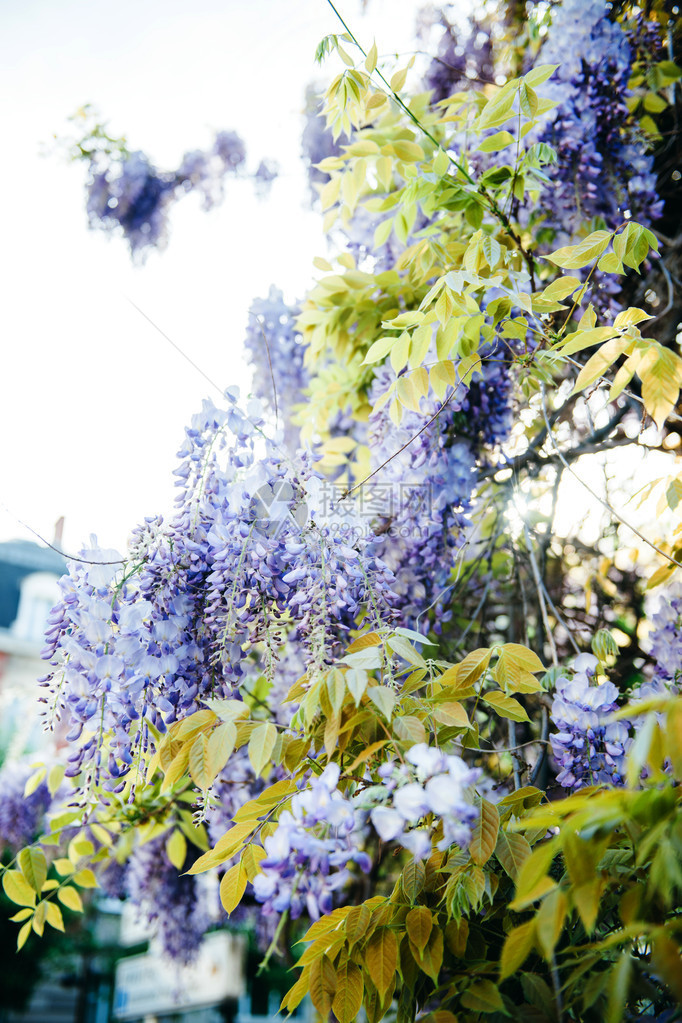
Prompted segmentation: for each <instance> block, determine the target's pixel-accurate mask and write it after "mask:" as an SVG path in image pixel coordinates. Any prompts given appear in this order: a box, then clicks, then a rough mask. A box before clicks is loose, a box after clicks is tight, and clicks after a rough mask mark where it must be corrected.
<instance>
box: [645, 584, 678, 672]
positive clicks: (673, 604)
mask: <svg viewBox="0 0 682 1023" xmlns="http://www.w3.org/2000/svg"><path fill="white" fill-rule="evenodd" d="M651 624H652V625H653V629H652V631H651V633H650V634H649V643H650V646H651V656H652V657H653V659H654V661H655V669H654V678H653V682H654V683H658V684H659V685H662V686H664V687H665V688H666V689H667V690H669V691H673V692H675V691H677V688H678V684H679V681H680V678H682V593H680V591H679V589H678V588H676V589H673V590H671V591H670V592H669V593H667V594H666V595H665V597H663V598H662V599H661V601H660V603H659V606H658V610H657V611H656V612H655V613H654V614H652V616H651Z"/></svg>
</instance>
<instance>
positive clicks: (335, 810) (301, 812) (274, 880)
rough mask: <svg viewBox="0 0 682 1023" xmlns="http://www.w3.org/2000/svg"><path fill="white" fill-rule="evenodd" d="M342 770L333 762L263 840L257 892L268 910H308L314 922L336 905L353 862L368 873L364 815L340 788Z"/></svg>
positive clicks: (295, 914)
mask: <svg viewBox="0 0 682 1023" xmlns="http://www.w3.org/2000/svg"><path fill="white" fill-rule="evenodd" d="M339 775H340V768H339V766H338V764H329V765H328V766H327V767H326V768H325V769H324V771H323V772H322V774H320V775H319V776H317V777H314V778H312V779H311V782H310V785H309V787H308V788H306V789H304V790H303V791H302V792H299V793H297V794H296V795H295V796H294V798H293V799H292V801H291V810H290V811H289V810H285V811H284V812H283V813H282V814H281V816H280V818H279V823H278V827H277V830H276V831H275V833H274V834H273V835H270V836H269V837H267V838H266V839H265V841H264V843H263V844H264V846H265V852H266V857H265V859H264V860H262V861H261V864H260V868H261V871H262V872H261V873H260V874H257V875H256V877H255V878H254V881H253V890H254V894H255V897H256V899H257V900H258V902H260V903H262V904H263V912H264V913H266V914H272V913H283V912H285V911H288V912H289V913H290V915H291V916H292V917H294V918H296V917H298V916H300V915H301V913H302V912H303V911H304V910H305V911H306V912H307V913H308V915H309V916H310V917H311V919H313V920H317V919H318V918H319V917H320V916H321V915H322V914H323V913H329V912H331V909H332V901H333V896H334V892H336V891H339V889H341V888H344V887H345V886H346V885H347V884H348V883H349V882H350V880H351V876H352V875H351V872H350V870H349V864H351V863H355V864H356V865H357V866H358V867H359V868H360V870H363V871H365V872H367V871H369V869H370V867H371V865H372V861H371V859H370V857H369V856H368V855H367V853H366V852H363V850H362V848H361V847H360V843H361V841H362V830H361V823H362V822H361V815H360V814H359V813H358V811H357V810H355V809H354V807H353V804H352V802H351V801H350V800H349V799H347V798H346V797H345V796H343V795H342V793H341V792H339V790H338V788H337V786H338V782H339Z"/></svg>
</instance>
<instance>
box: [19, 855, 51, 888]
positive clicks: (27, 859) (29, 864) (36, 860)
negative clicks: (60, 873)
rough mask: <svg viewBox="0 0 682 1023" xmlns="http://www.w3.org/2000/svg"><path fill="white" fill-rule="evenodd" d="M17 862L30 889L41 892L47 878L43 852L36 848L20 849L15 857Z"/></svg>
mask: <svg viewBox="0 0 682 1023" xmlns="http://www.w3.org/2000/svg"><path fill="white" fill-rule="evenodd" d="M17 862H18V863H19V868H20V870H21V873H22V874H23V875H24V877H25V878H26V880H27V881H28V883H29V884H30V886H31V888H33V890H34V891H36V892H39V891H41V890H42V887H43V885H44V884H45V878H46V877H47V860H46V859H45V853H44V852H43V850H42V849H39V848H36V846H29V848H28V849H22V850H21V852H20V853H19V855H18V856H17Z"/></svg>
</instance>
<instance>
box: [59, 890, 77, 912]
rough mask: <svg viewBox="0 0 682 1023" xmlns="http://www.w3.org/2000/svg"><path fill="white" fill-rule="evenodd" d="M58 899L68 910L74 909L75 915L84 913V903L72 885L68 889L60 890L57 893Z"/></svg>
mask: <svg viewBox="0 0 682 1023" xmlns="http://www.w3.org/2000/svg"><path fill="white" fill-rule="evenodd" d="M57 898H58V899H59V901H60V902H61V903H62V904H63V905H64V906H66V907H67V909H72V910H73V912H74V913H82V912H83V901H82V899H81V897H80V895H79V893H78V892H77V891H76V889H75V888H72V887H71V886H70V885H67V887H66V888H60V889H59V891H58V892H57Z"/></svg>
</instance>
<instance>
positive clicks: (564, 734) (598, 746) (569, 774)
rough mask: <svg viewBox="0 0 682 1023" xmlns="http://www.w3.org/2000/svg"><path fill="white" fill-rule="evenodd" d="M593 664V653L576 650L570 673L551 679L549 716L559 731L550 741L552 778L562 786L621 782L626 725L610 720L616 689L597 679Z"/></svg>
mask: <svg viewBox="0 0 682 1023" xmlns="http://www.w3.org/2000/svg"><path fill="white" fill-rule="evenodd" d="M598 663H599V662H598V660H597V658H596V657H595V656H594V655H593V654H580V655H579V656H578V657H576V659H575V660H574V662H573V669H574V670H573V674H572V675H571V677H563V676H562V677H560V678H558V679H557V680H556V683H555V689H556V695H555V697H554V700H553V701H552V710H551V718H552V721H553V723H554V725H555V726H556V728H557V729H558V731H557V732H555V733H552V734H551V735H550V743H551V747H552V753H553V754H554V758H555V760H556V762H557V764H558V766H559V773H558V775H557V781H558V782H559V784H560V785H562V786H563V787H564V788H567V789H570V788H575V789H577V788H582V787H583V786H584V785H596V784H598V783H599V782H608V783H609V784H610V785H622V784H623V780H624V772H625V754H626V753H627V750H628V747H629V745H630V734H629V733H630V725H629V722H627V721H623V720H620V721H612V720H609V717H610V715H611V714H613V712H614V711H615V710H617V709H618V704H617V702H616V701H617V699H618V690H617V689H616V687H615V686H614V684H613V682H609V681H602V682H597V681H596V679H595V674H596V671H597V666H598Z"/></svg>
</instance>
